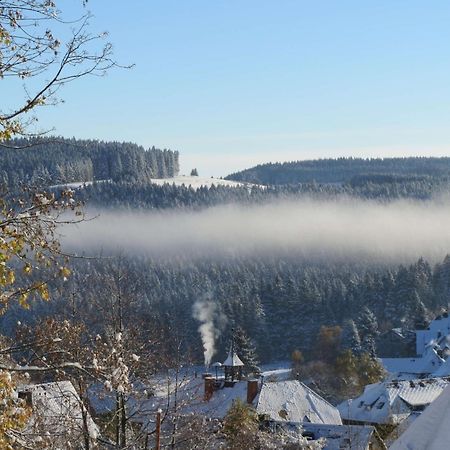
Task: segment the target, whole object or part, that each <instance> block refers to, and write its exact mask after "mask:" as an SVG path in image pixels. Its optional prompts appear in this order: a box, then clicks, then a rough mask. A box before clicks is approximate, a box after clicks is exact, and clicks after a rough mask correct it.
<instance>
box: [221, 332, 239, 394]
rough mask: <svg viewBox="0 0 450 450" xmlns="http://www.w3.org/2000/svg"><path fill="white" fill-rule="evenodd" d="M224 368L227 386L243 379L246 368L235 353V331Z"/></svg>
mask: <svg viewBox="0 0 450 450" xmlns="http://www.w3.org/2000/svg"><path fill="white" fill-rule="evenodd" d="M222 367H223V368H224V371H225V385H226V386H227V385H228V386H232V385H233V384H234V382H235V381H238V380H241V379H242V368H243V367H244V363H243V362H242V361H241V359H240V358H239V356H238V355H237V354H236V351H235V346H234V329H233V332H232V335H231V344H230V351H229V352H228V357H227V359H226V360H225V361H224V363H223V364H222Z"/></svg>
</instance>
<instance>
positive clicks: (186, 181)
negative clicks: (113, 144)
mask: <svg viewBox="0 0 450 450" xmlns="http://www.w3.org/2000/svg"><path fill="white" fill-rule="evenodd" d="M108 181H111V180H96V183H105V182H108ZM92 183H93V181H77V182H73V183H65V184H55V185H53V186H50V189H59V188H64V189H74V190H75V189H82V188H84V187H86V186H90V185H91V184H92ZM152 183H153V184H157V185H159V186H162V185H164V184H170V185H172V184H174V185H175V186H183V185H184V186H186V187H189V186H191V187H192V188H193V189H199V188H201V187H208V188H209V187H211V186H212V185H214V186H229V187H239V186H247V187H252V186H256V185H255V184H251V183H244V182H237V181H230V180H223V179H221V178H212V177H211V178H208V177H191V176H187V175H178V176H176V177H171V178H153V179H152Z"/></svg>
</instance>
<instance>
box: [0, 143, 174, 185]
mask: <svg viewBox="0 0 450 450" xmlns="http://www.w3.org/2000/svg"><path fill="white" fill-rule="evenodd" d="M8 145H9V146H10V147H17V148H2V149H1V151H0V184H2V185H5V186H7V187H10V188H11V187H17V186H19V185H20V184H28V185H30V184H31V185H34V186H39V187H42V186H49V185H54V184H63V183H71V182H83V181H94V180H112V181H114V182H119V181H127V182H149V181H150V180H151V179H152V178H165V177H173V176H175V175H177V174H178V171H179V162H178V152H176V151H175V152H173V151H170V150H159V149H156V148H154V147H152V148H151V149H148V150H146V149H144V148H143V147H141V146H139V145H136V144H132V143H127V142H122V143H120V142H103V141H96V140H79V139H63V138H46V139H42V138H34V139H26V140H25V139H15V140H13V141H10V142H9V143H8Z"/></svg>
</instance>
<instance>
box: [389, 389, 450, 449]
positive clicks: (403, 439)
mask: <svg viewBox="0 0 450 450" xmlns="http://www.w3.org/2000/svg"><path fill="white" fill-rule="evenodd" d="M449 424H450V386H447V387H446V388H445V390H444V391H443V392H442V393H441V394H440V395H439V397H438V398H437V399H436V400H435V401H434V402H433V403H432V404H431V405H430V406H429V407H428V408H427V409H426V410H425V411H424V412H423V413H422V414H421V415H420V416H419V417H418V418H417V419H416V420H415V421H414V422H413V424H412V425H411V426H410V427H409V428H408V429H407V430H406V431H405V432H404V433H403V434H402V435H401V436H400V438H399V439H397V440H396V441H395V442H394V443H393V444H392V445H391V447H390V449H391V450H405V449H408V450H425V449H426V450H446V449H448V448H449V442H450V426H449Z"/></svg>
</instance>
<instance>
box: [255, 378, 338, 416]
mask: <svg viewBox="0 0 450 450" xmlns="http://www.w3.org/2000/svg"><path fill="white" fill-rule="evenodd" d="M254 406H255V409H256V412H257V413H258V414H261V415H264V416H268V418H270V419H272V420H277V421H280V420H281V421H286V422H297V423H316V424H334V425H341V424H342V421H341V416H340V414H339V411H338V410H337V409H336V408H335V407H334V406H333V405H331V404H330V403H328V402H327V401H326V400H325V399H323V398H322V397H321V396H320V395H319V394H317V393H316V392H314V391H313V390H312V389H310V388H309V387H308V386H306V385H305V384H303V383H301V382H300V381H297V380H288V381H278V382H269V383H263V384H262V386H261V390H260V392H259V394H258V396H257V397H256V399H255V402H254Z"/></svg>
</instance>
